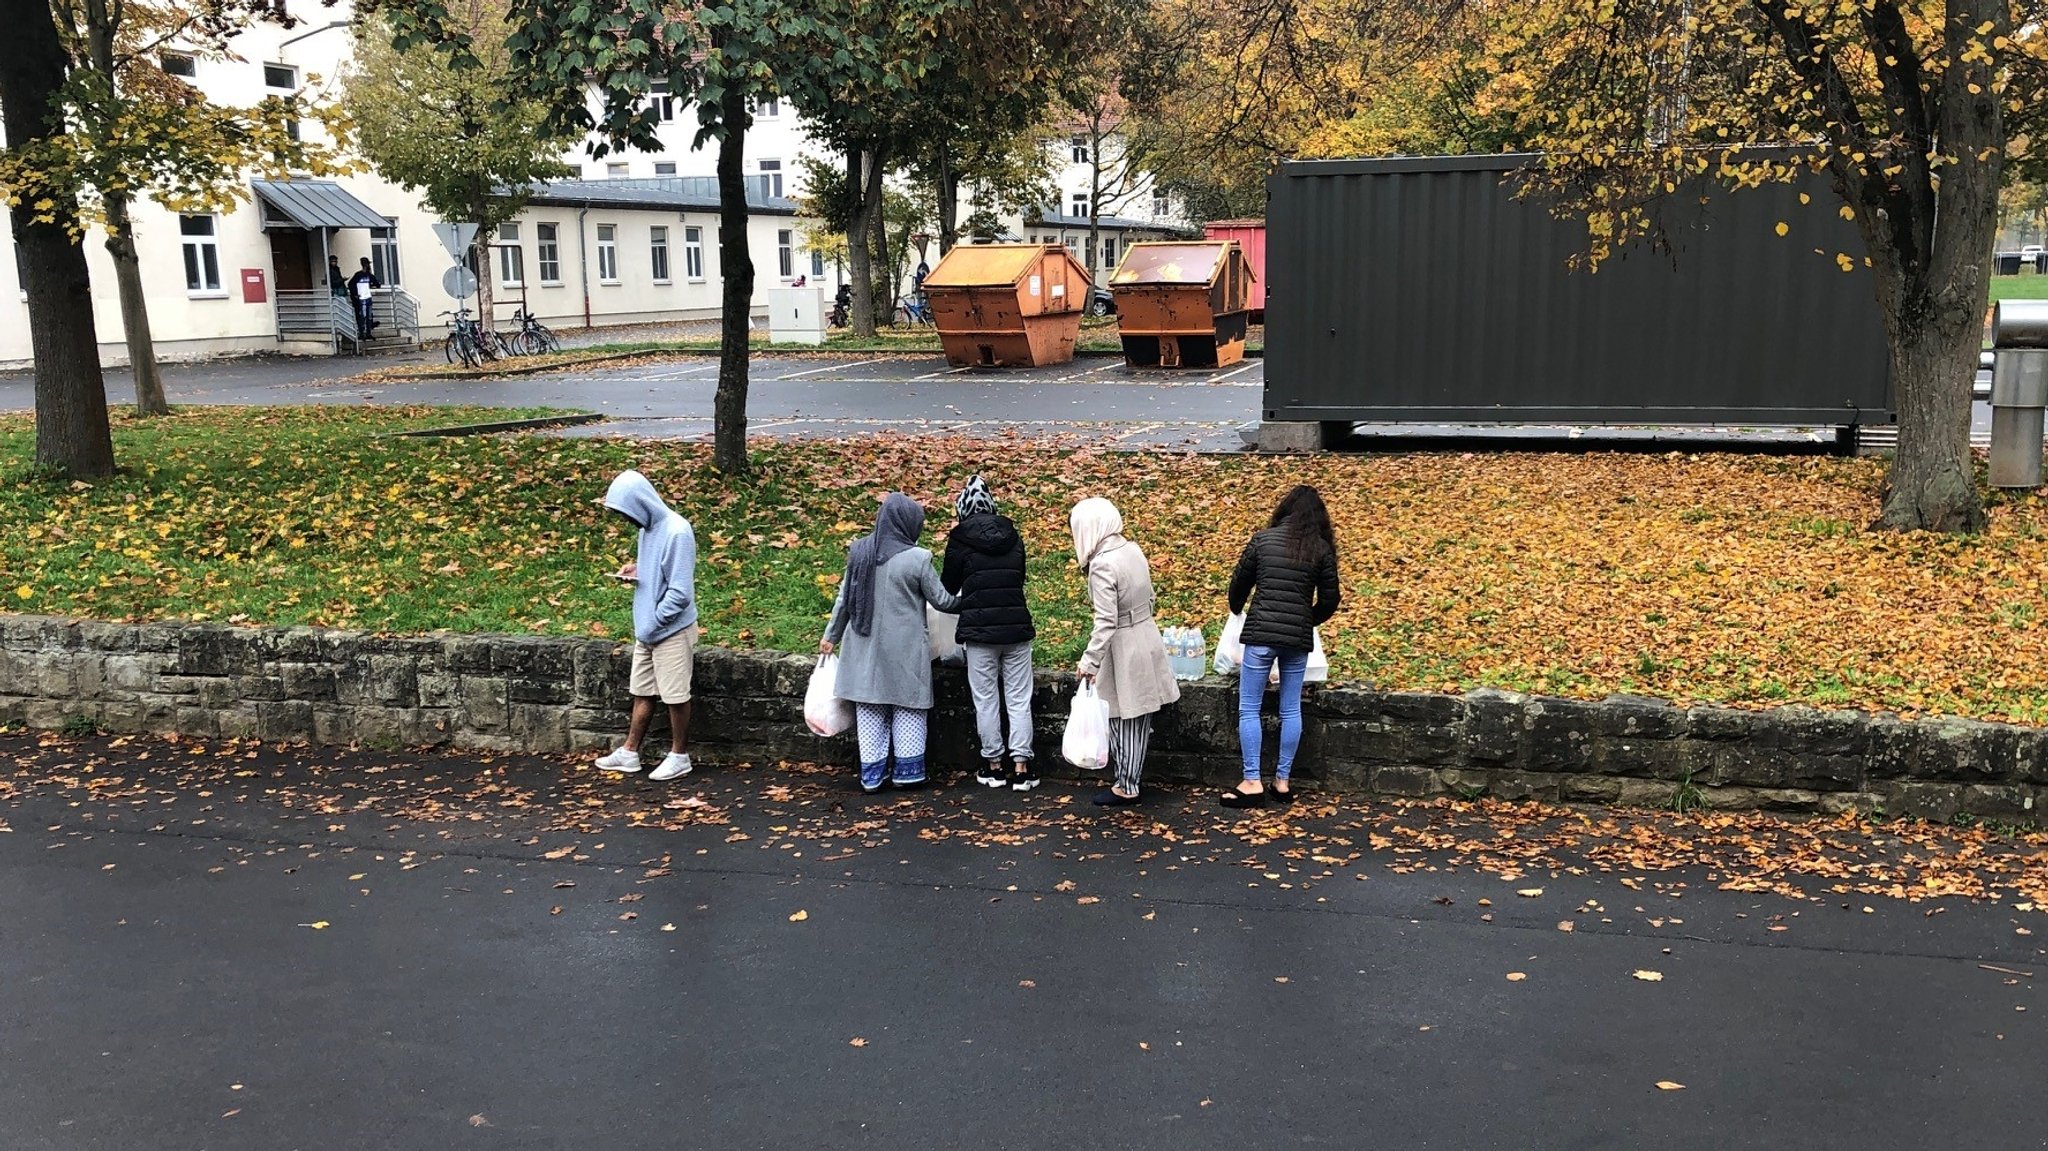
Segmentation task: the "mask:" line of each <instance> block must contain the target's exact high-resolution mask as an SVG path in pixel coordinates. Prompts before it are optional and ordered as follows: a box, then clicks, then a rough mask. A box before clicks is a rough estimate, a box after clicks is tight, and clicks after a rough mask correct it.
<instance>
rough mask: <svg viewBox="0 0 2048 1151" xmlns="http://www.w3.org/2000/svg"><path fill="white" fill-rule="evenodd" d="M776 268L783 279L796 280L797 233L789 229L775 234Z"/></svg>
mask: <svg viewBox="0 0 2048 1151" xmlns="http://www.w3.org/2000/svg"><path fill="white" fill-rule="evenodd" d="M775 267H776V270H777V271H779V272H780V273H781V274H782V278H783V279H785V280H793V279H795V278H796V233H795V232H793V231H791V230H790V229H788V228H783V229H781V230H780V231H777V232H776V233H775Z"/></svg>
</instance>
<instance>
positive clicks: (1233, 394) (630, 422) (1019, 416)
mask: <svg viewBox="0 0 2048 1151" xmlns="http://www.w3.org/2000/svg"><path fill="white" fill-rule="evenodd" d="M354 366H355V364H354V363H352V362H340V361H334V360H316V361H307V360H293V359H280V358H273V359H265V360H244V361H227V362H222V363H219V364H207V365H191V364H179V365H169V366H167V367H166V368H165V377H164V387H165V391H166V392H167V393H168V394H169V396H170V399H171V402H172V403H177V404H306V403H321V404H369V403H375V404H477V405H482V406H485V407H564V408H578V409H582V410H585V411H593V412H599V413H603V414H604V415H605V416H606V417H608V418H607V420H606V422H605V423H603V424H598V425H590V426H587V427H585V428H583V429H580V430H579V431H578V432H577V433H576V434H582V435H592V434H602V435H632V436H642V437H647V438H658V439H698V438H705V437H708V436H709V435H710V430H711V411H712V406H711V405H712V396H713V394H714V393H715V391H716V390H717V376H718V363H717V360H716V359H715V358H713V357H710V356H691V357H685V358H681V359H678V360H674V361H670V362H665V363H652V364H631V365H615V366H605V365H593V366H591V367H588V368H583V369H578V370H571V371H565V372H561V373H549V374H544V375H535V376H514V377H507V378H503V379H494V380H432V381H420V382H414V383H355V382H351V381H349V380H347V379H345V378H339V373H340V372H341V371H342V370H345V369H347V368H352V367H354ZM1263 368H1264V363H1263V361H1260V360H1249V361H1246V362H1245V363H1243V364H1238V365H1233V366H1232V367H1228V368H1223V369H1219V370H1209V371H1202V370H1194V371H1188V372H1178V373H1171V374H1162V373H1160V372H1136V371H1133V370H1132V369H1130V368H1127V367H1125V366H1124V363H1123V361H1122V360H1119V359H1114V358H1108V357H1083V358H1080V359H1077V360H1075V361H1074V362H1073V363H1071V364H1066V365H1060V366H1058V367H1052V368H1043V369H1030V370H1017V369H1008V370H1001V371H984V370H979V369H971V368H970V369H951V368H948V367H947V365H946V363H945V361H944V360H943V359H941V358H939V357H937V356H917V357H906V358H901V359H875V358H872V357H866V358H850V357H844V356H842V357H825V356H817V357H789V356H763V357H759V358H757V359H756V360H755V362H754V366H753V378H752V383H751V386H750V388H749V392H748V402H747V409H748V417H749V421H750V424H751V430H752V431H754V432H755V433H756V434H761V435H780V436H846V435H858V434H863V433H866V432H875V431H886V430H896V431H916V432H934V431H950V432H954V433H956V434H963V435H1025V436H1082V437H1086V438H1089V439H1110V440H1113V441H1115V442H1119V443H1123V444H1127V445H1130V446H1159V447H1199V448H1203V449H1206V450H1238V449H1240V448H1242V447H1243V442H1242V440H1241V439H1240V437H1239V436H1238V434H1237V429H1238V428H1240V427H1241V426H1243V425H1245V424H1248V423H1253V422H1255V421H1257V419H1258V416H1259V395H1260V387H1261V384H1262V382H1263V379H1264V377H1263V375H1262V374H1261V373H1262V371H1263ZM128 386H129V385H128V384H127V382H126V379H125V376H124V375H113V376H110V377H109V383H108V391H109V394H110V395H111V396H113V397H114V398H115V400H116V401H117V402H118V401H119V400H120V399H121V398H123V397H124V396H125V395H126V388H127V387H128ZM31 406H33V381H32V380H31V378H30V377H28V376H25V375H22V374H18V373H17V374H14V375H0V410H5V409H10V408H11V409H17V410H18V409H25V408H29V407H31Z"/></svg>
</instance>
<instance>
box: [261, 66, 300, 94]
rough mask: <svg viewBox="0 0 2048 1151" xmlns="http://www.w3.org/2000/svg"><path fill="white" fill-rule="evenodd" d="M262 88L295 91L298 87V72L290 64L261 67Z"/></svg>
mask: <svg viewBox="0 0 2048 1151" xmlns="http://www.w3.org/2000/svg"><path fill="white" fill-rule="evenodd" d="M263 86H264V87H266V88H283V89H285V90H287V91H296V90H297V89H298V87H299V70H298V69H297V68H294V67H292V66H291V65H290V64H265V65H264V66H263Z"/></svg>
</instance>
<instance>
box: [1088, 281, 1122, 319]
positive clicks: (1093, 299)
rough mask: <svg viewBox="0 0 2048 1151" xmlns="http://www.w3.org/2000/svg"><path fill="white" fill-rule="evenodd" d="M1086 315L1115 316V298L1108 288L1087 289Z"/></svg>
mask: <svg viewBox="0 0 2048 1151" xmlns="http://www.w3.org/2000/svg"><path fill="white" fill-rule="evenodd" d="M1088 314H1089V315H1091V316H1114V315H1116V296H1115V295H1114V294H1113V293H1111V292H1110V290H1109V289H1108V288H1104V287H1100V286H1097V287H1093V288H1090V289H1088Z"/></svg>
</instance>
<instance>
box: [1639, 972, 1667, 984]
mask: <svg viewBox="0 0 2048 1151" xmlns="http://www.w3.org/2000/svg"><path fill="white" fill-rule="evenodd" d="M1636 978H1637V979H1640V980H1642V981H1643V982H1644V983H1662V982H1664V973H1663V972H1661V971H1638V972H1636Z"/></svg>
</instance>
